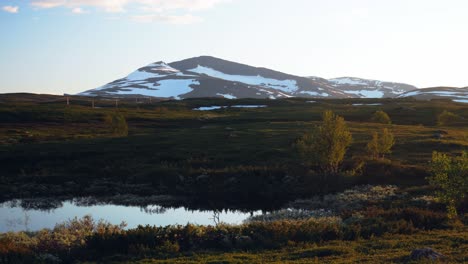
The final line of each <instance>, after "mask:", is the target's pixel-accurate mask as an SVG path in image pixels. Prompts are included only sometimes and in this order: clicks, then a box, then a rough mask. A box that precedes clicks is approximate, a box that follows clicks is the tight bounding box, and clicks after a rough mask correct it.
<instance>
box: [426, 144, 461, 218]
mask: <svg viewBox="0 0 468 264" xmlns="http://www.w3.org/2000/svg"><path fill="white" fill-rule="evenodd" d="M431 172H432V176H430V177H429V178H428V180H429V183H430V184H431V185H433V186H435V187H437V188H438V191H437V192H436V195H437V198H438V199H439V200H440V201H441V202H443V203H445V204H446V206H447V212H448V216H449V218H455V217H456V216H457V205H458V204H459V203H460V202H461V201H462V200H463V199H464V198H465V196H466V195H467V193H468V155H467V152H465V151H464V152H463V153H462V155H461V156H460V157H453V158H452V157H449V156H448V155H446V154H443V153H439V152H436V151H434V153H432V162H431Z"/></svg>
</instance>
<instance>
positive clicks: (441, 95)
mask: <svg viewBox="0 0 468 264" xmlns="http://www.w3.org/2000/svg"><path fill="white" fill-rule="evenodd" d="M398 97H399V98H403V97H414V98H416V99H423V100H430V99H452V100H453V101H454V102H460V103H468V87H465V88H454V87H433V88H426V89H419V90H414V91H410V92H407V93H404V94H401V95H399V96H398Z"/></svg>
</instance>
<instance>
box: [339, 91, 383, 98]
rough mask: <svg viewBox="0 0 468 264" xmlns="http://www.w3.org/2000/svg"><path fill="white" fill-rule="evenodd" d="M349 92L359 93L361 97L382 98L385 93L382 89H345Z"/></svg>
mask: <svg viewBox="0 0 468 264" xmlns="http://www.w3.org/2000/svg"><path fill="white" fill-rule="evenodd" d="M343 92H345V93H348V94H355V95H358V96H359V97H361V98H382V97H383V96H384V93H383V92H381V91H372V90H357V91H351V90H347V91H343Z"/></svg>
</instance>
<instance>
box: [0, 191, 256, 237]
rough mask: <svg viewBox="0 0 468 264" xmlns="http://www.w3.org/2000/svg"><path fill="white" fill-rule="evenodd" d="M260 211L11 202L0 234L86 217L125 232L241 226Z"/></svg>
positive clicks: (1, 207) (0, 209)
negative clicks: (124, 227) (146, 227)
mask: <svg viewBox="0 0 468 264" xmlns="http://www.w3.org/2000/svg"><path fill="white" fill-rule="evenodd" d="M258 214H261V211H250V212H241V211H238V210H229V209H226V210H217V209H215V210H201V209H195V210H194V209H188V208H186V207H174V206H172V207H171V206H168V207H166V206H161V205H144V206H135V205H114V204H102V203H101V202H100V203H91V202H90V199H86V201H85V202H84V201H83V200H82V199H73V200H67V201H57V200H53V199H38V200H14V201H9V202H5V203H2V204H0V232H8V231H37V230H40V229H42V228H53V227H54V226H55V224H57V223H61V222H64V221H67V220H69V219H72V218H75V217H78V218H82V217H83V216H85V215H92V216H93V218H94V219H103V220H106V221H108V222H110V223H112V224H119V223H121V222H122V221H125V222H126V223H127V224H128V226H127V227H128V228H134V227H137V226H138V225H156V226H166V225H185V224H187V223H191V224H199V225H215V224H218V223H220V222H223V223H228V224H241V223H242V222H243V221H244V220H246V219H247V218H248V217H250V216H251V215H258Z"/></svg>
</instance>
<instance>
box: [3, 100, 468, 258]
mask: <svg viewBox="0 0 468 264" xmlns="http://www.w3.org/2000/svg"><path fill="white" fill-rule="evenodd" d="M0 102H1V104H0V141H1V142H2V143H3V144H2V145H1V146H0V162H1V164H2V171H1V173H0V201H7V200H11V199H24V200H23V201H28V199H39V200H40V201H41V199H40V198H50V197H52V198H54V199H57V200H63V199H70V198H72V197H82V198H83V199H87V198H85V197H88V196H92V197H93V198H92V199H96V200H103V201H112V202H117V203H123V204H125V203H129V204H133V203H135V204H144V203H151V202H154V201H156V202H157V203H159V202H160V201H161V200H164V202H168V200H171V199H172V198H170V197H176V199H174V200H171V201H169V202H168V203H169V204H171V203H180V204H183V205H185V206H187V204H188V205H189V207H190V206H194V207H200V208H207V209H211V210H217V209H225V208H242V209H243V210H246V211H249V210H258V209H265V210H268V211H270V212H269V213H266V214H264V215H261V216H255V217H251V218H250V219H248V221H246V222H245V223H244V224H242V225H237V226H231V225H226V224H222V223H221V224H218V223H217V225H215V226H195V225H186V226H167V227H158V226H154V227H153V226H140V227H138V228H134V229H128V230H127V229H125V228H124V227H125V225H124V224H122V225H112V224H109V223H104V222H98V223H96V222H94V221H93V220H92V218H91V217H85V218H83V219H74V220H70V221H69V222H67V223H63V224H59V225H57V226H56V227H55V228H54V229H53V230H41V231H37V232H18V233H5V234H0V263H1V262H3V263H15V262H19V263H21V262H23V263H69V262H76V261H78V262H85V263H89V262H91V263H93V262H97V263H101V262H110V263H129V262H139V263H198V262H202V263H265V262H272V263H284V262H288V263H310V262H314V261H315V262H317V263H323V262H325V263H326V262H329V263H349V262H363V263H366V262H367V263H378V262H417V261H422V262H425V261H426V262H427V261H428V259H419V260H418V259H414V258H411V257H410V256H409V255H410V253H411V251H412V250H414V249H418V248H425V247H432V248H434V249H435V250H437V251H438V252H439V253H441V254H442V255H444V257H443V259H442V260H443V261H445V262H466V261H468V256H467V254H466V252H467V251H468V246H467V245H468V243H467V242H468V232H467V231H468V230H467V227H466V224H467V223H468V214H467V212H468V211H467V208H468V201H467V197H466V193H467V190H466V188H467V180H466V177H467V168H468V167H467V166H468V165H467V155H466V150H467V148H468V107H467V105H466V104H457V103H453V102H450V101H414V100H412V99H401V100H400V99H372V100H363V99H349V100H315V101H310V100H307V99H285V100H274V101H273V100H251V99H245V100H224V99H213V98H212V99H190V100H184V101H164V102H154V101H148V99H144V100H142V99H140V100H122V101H120V102H118V104H117V103H116V102H115V101H113V100H105V99H101V100H94V101H93V102H90V101H89V99H87V98H76V97H75V98H72V99H71V105H66V104H65V101H64V98H63V97H54V96H35V95H4V96H0ZM235 105H262V106H266V107H261V108H238V107H229V106H235ZM92 106H98V107H100V108H95V107H92ZM117 106H118V108H117ZM209 106H226V107H223V108H220V109H217V110H213V111H197V110H194V109H195V108H199V107H209ZM330 109H332V110H333V112H332V111H328V110H330ZM363 185H364V186H363ZM376 185H383V186H376ZM112 197H115V198H112ZM129 197H130V198H129ZM168 197H169V198H168ZM181 197H182V198H181ZM115 199H117V200H119V201H115ZM176 200H177V201H176ZM189 201H190V203H189ZM172 205H173V204H172ZM281 208H282V210H279V211H275V210H276V209H281ZM285 208H287V209H285ZM447 209H448V214H447Z"/></svg>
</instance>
